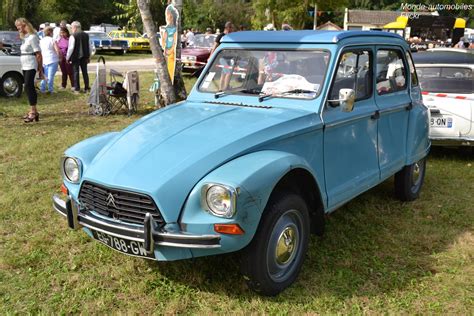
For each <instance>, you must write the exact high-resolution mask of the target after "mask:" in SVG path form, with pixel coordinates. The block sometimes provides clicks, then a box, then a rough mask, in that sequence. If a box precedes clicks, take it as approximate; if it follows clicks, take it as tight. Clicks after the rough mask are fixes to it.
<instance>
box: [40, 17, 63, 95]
mask: <svg viewBox="0 0 474 316" xmlns="http://www.w3.org/2000/svg"><path fill="white" fill-rule="evenodd" d="M43 32H44V37H43V38H42V39H41V40H40V47H41V55H43V69H44V75H45V77H46V78H45V79H43V80H42V81H41V85H40V90H41V92H43V93H44V92H46V83H47V84H48V91H49V93H53V87H54V76H55V75H56V72H57V71H58V65H59V58H60V54H59V48H58V45H57V43H56V42H55V41H54V40H53V28H52V27H51V26H48V27H46V28H45V29H44V30H43Z"/></svg>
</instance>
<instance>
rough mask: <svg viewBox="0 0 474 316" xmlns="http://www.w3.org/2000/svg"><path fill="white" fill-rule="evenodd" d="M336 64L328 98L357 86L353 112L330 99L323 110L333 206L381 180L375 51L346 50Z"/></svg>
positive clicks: (368, 48) (326, 161)
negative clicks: (374, 83) (342, 90)
mask: <svg viewBox="0 0 474 316" xmlns="http://www.w3.org/2000/svg"><path fill="white" fill-rule="evenodd" d="M336 67H337V68H336V74H335V75H334V78H333V81H332V86H331V87H330V90H329V96H328V99H329V100H335V99H338V98H339V90H340V89H354V90H355V91H356V100H355V103H354V108H353V110H352V111H351V112H343V111H342V106H341V105H340V104H339V103H338V102H330V101H329V102H327V104H326V106H325V109H324V111H323V120H324V124H325V127H324V170H325V181H326V190H327V195H328V206H329V208H330V209H331V208H332V209H333V208H336V207H337V206H339V205H341V204H343V203H344V202H346V201H347V200H349V199H351V198H352V197H354V196H356V195H357V194H359V193H361V192H364V191H366V190H367V189H369V188H370V187H372V186H374V185H375V184H377V183H378V182H379V166H378V157H377V119H376V117H375V116H374V115H375V113H376V111H377V110H378V109H377V107H376V105H375V101H374V97H373V92H372V90H373V83H372V81H373V51H372V49H371V48H370V47H355V48H350V49H346V50H344V51H343V52H342V53H341V55H340V58H339V61H338V64H337V65H336Z"/></svg>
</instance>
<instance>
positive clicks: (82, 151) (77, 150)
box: [64, 132, 119, 199]
mask: <svg viewBox="0 0 474 316" xmlns="http://www.w3.org/2000/svg"><path fill="white" fill-rule="evenodd" d="M118 134H119V133H118V132H109V133H104V134H100V135H96V136H93V137H90V138H87V139H85V140H83V141H81V142H79V143H77V144H75V145H73V146H72V147H69V148H68V149H67V150H66V151H65V152H64V155H65V156H69V157H76V158H79V160H81V163H82V172H83V174H84V171H85V170H87V168H88V167H89V165H90V163H91V162H92V160H93V159H94V158H95V156H96V155H97V153H98V152H99V151H100V150H101V149H102V148H104V146H105V145H107V144H108V143H109V142H110V141H111V140H112V139H113V138H114V137H115V136H117V135H118ZM64 184H65V185H66V187H67V188H68V190H69V193H70V194H71V196H73V197H74V198H76V199H77V196H78V194H79V188H80V183H78V184H73V183H70V182H67V181H64Z"/></svg>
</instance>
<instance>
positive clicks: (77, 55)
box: [66, 21, 92, 94]
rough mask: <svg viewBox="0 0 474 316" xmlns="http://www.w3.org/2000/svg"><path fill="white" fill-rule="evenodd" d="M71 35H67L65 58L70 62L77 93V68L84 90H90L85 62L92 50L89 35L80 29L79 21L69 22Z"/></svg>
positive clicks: (78, 88) (88, 59)
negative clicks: (67, 45)
mask: <svg viewBox="0 0 474 316" xmlns="http://www.w3.org/2000/svg"><path fill="white" fill-rule="evenodd" d="M71 28H72V36H71V37H69V47H68V50H67V56H66V59H67V61H68V62H70V63H72V69H73V73H74V76H73V77H74V93H75V94H79V92H80V90H81V86H80V83H79V68H80V69H81V72H82V79H83V80H84V92H87V91H90V87H89V75H88V74H87V64H88V63H89V62H90V56H91V55H90V53H91V52H92V47H91V43H90V41H89V35H88V34H87V33H85V32H83V31H82V29H81V23H80V22H78V21H74V22H72V24H71Z"/></svg>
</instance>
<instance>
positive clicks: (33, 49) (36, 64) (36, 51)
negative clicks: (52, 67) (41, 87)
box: [15, 18, 43, 123]
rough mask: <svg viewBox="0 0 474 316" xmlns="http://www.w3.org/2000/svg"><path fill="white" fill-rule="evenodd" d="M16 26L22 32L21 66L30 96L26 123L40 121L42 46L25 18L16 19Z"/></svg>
mask: <svg viewBox="0 0 474 316" xmlns="http://www.w3.org/2000/svg"><path fill="white" fill-rule="evenodd" d="M15 26H16V28H17V30H18V33H20V38H21V39H22V44H21V47H20V50H21V68H22V70H23V78H24V81H25V92H26V94H27V96H28V102H29V104H30V106H31V110H30V112H29V113H28V114H26V115H25V116H24V117H23V119H24V121H25V123H30V122H33V121H39V113H38V110H37V108H36V103H37V99H38V95H37V93H36V88H35V75H36V71H37V70H38V75H39V77H40V78H43V57H42V56H41V48H40V45H39V38H38V35H36V31H35V29H34V28H33V26H32V25H31V23H30V22H28V20H27V19H25V18H19V19H17V20H16V21H15Z"/></svg>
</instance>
